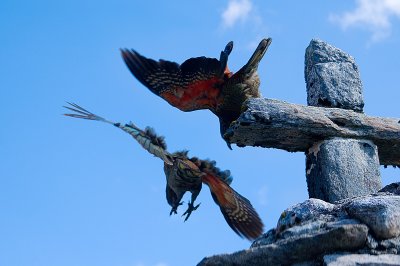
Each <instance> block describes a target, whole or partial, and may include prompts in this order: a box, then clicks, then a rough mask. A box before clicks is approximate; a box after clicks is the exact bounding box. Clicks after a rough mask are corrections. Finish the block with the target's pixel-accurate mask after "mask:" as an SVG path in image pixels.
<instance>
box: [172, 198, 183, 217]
mask: <svg viewBox="0 0 400 266" xmlns="http://www.w3.org/2000/svg"><path fill="white" fill-rule="evenodd" d="M182 204H183V201H182V202H179V203H178V205H176V206H174V207H172V209H171V211H170V212H169V215H170V216H171V215H172V214H178V213H177V212H176V211H177V210H178V207H179V206H180V205H182Z"/></svg>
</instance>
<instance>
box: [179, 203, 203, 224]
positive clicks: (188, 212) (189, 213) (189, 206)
mask: <svg viewBox="0 0 400 266" xmlns="http://www.w3.org/2000/svg"><path fill="white" fill-rule="evenodd" d="M199 206H200V203H199V204H197V205H196V206H194V205H193V202H189V203H188V208H187V210H186V211H185V213H184V214H182V216H184V215H186V218H185V222H186V221H187V219H189V217H190V215H191V214H192V211H195V210H197V208H198V207H199Z"/></svg>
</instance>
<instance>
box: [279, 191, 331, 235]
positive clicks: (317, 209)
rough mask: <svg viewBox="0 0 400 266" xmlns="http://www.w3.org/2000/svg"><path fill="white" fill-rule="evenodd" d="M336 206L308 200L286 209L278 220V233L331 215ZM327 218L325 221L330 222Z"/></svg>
mask: <svg viewBox="0 0 400 266" xmlns="http://www.w3.org/2000/svg"><path fill="white" fill-rule="evenodd" d="M334 208H335V205H333V204H330V203H328V202H325V201H323V200H320V199H313V198H311V199H308V200H306V201H304V202H302V203H299V204H296V205H294V206H292V207H290V208H288V209H286V210H285V211H284V212H283V213H282V214H281V217H280V218H279V220H278V225H277V231H278V232H281V231H283V230H285V229H287V228H290V227H292V226H294V225H296V224H300V223H304V222H305V221H308V220H311V219H314V218H315V217H318V218H319V219H320V220H321V218H322V216H325V215H328V214H331V213H332V212H333V210H334ZM328 220H329V218H328V217H326V219H325V220H324V221H328Z"/></svg>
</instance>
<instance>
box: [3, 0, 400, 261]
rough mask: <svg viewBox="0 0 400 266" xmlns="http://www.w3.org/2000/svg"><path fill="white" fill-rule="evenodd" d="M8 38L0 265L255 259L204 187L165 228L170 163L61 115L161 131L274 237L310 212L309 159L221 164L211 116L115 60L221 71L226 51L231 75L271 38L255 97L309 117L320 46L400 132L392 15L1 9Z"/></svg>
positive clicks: (285, 5) (371, 0)
mask: <svg viewBox="0 0 400 266" xmlns="http://www.w3.org/2000/svg"><path fill="white" fill-rule="evenodd" d="M0 34H1V42H0V47H1V49H0V59H1V65H0V73H1V74H0V90H1V95H2V97H1V98H0V102H1V105H2V109H3V111H2V112H0V119H1V120H0V121H1V122H2V126H1V130H0V161H1V163H0V265H8V266H17V265H30V266H35V265H38V266H39V265H40V266H45V265H49V266H50V265H60V266H61V265H68V266H78V265H85V266H87V265H96V266H101V265H113V266H172V265H194V264H196V263H197V262H199V261H200V260H201V259H202V258H203V257H204V256H207V255H211V254H215V253H225V252H233V251H236V250H240V249H244V248H247V247H248V246H249V245H250V243H249V242H248V241H247V240H244V239H241V238H239V237H238V236H237V235H235V234H234V233H233V231H232V230H231V229H230V228H229V227H228V226H227V224H226V223H225V221H224V219H223V217H222V215H221V214H220V211H219V208H218V207H217V206H216V205H215V204H214V203H213V201H212V199H211V197H210V193H209V191H208V188H207V187H206V186H205V187H204V188H203V191H202V193H201V194H200V196H199V198H198V202H201V206H200V207H199V209H198V210H196V211H195V212H194V213H193V214H192V216H191V217H190V219H189V220H188V221H187V222H185V223H184V222H183V219H182V217H180V215H177V216H171V217H170V216H169V210H170V208H169V206H168V205H167V202H166V200H165V194H164V190H165V177H164V173H163V169H162V163H161V161H160V160H158V159H157V158H153V157H152V156H151V155H149V154H148V153H147V152H145V151H144V150H143V149H141V148H140V146H139V145H138V144H137V143H135V141H133V140H132V139H131V138H130V136H128V135H127V134H125V133H123V132H122V131H119V130H117V129H116V128H113V127H111V126H109V125H106V124H102V123H98V122H91V121H83V120H82V121H79V120H75V119H71V118H67V117H63V116H61V114H62V113H63V112H64V110H63V109H62V107H61V106H62V105H64V103H65V101H73V102H76V103H78V104H80V105H82V106H84V107H86V108H87V109H89V110H90V111H93V112H94V113H97V114H99V115H102V116H104V117H106V118H109V119H111V120H115V121H120V122H128V121H130V120H132V121H133V122H134V123H135V124H136V125H137V126H139V127H145V126H147V125H150V126H153V127H154V128H155V129H156V131H157V132H158V133H160V134H162V135H165V136H166V140H167V143H168V147H169V150H170V151H176V150H179V149H189V150H190V154H191V155H194V156H198V157H200V158H210V159H214V160H216V161H217V165H218V166H219V167H221V168H222V169H230V170H231V172H232V174H233V176H234V180H233V184H232V186H233V187H234V188H235V189H236V190H238V191H239V192H240V193H241V194H242V195H244V196H245V197H247V198H248V199H249V200H250V201H251V202H252V203H253V205H254V207H255V208H256V209H257V211H258V212H259V213H260V216H261V218H262V219H263V221H264V223H265V227H266V229H269V228H271V227H273V226H275V224H276V222H277V219H278V217H279V215H280V213H281V212H282V211H283V210H284V209H285V208H286V207H288V206H290V205H293V204H295V203H298V202H301V201H303V200H305V199H306V198H307V188H306V182H305V158H304V154H302V153H288V152H285V151H280V150H274V149H262V148H251V147H247V148H238V147H236V146H234V147H233V151H230V150H228V149H227V147H226V145H225V143H224V141H223V140H222V139H221V137H220V135H219V125H218V119H217V118H216V117H215V116H213V115H212V114H211V113H210V112H208V111H196V112H191V113H184V112H180V111H179V110H177V109H175V108H173V107H171V106H169V105H168V104H167V103H166V102H164V101H163V100H162V99H160V98H158V97H156V96H154V95H153V94H152V93H150V92H149V91H148V90H147V89H145V88H144V87H143V86H142V85H141V84H140V83H139V82H138V81H137V80H135V79H134V78H133V76H131V74H130V73H129V71H128V69H127V68H126V66H125V65H124V63H123V61H122V59H121V57H120V53H119V48H134V49H136V50H137V51H139V52H141V53H142V54H144V55H146V56H148V57H151V58H155V59H158V58H163V59H168V60H173V61H176V62H182V61H184V60H185V59H187V58H189V57H193V56H201V55H205V56H208V57H218V56H219V53H220V51H221V49H223V47H224V46H225V44H226V43H227V42H228V41H230V40H233V41H234V43H235V44H234V50H233V52H232V54H231V56H230V58H229V66H230V69H231V70H233V71H235V70H237V69H238V68H239V67H241V66H242V65H243V64H244V63H245V62H246V61H247V59H248V58H249V56H250V54H251V53H252V51H253V49H254V48H255V46H256V44H257V43H258V42H259V41H260V40H261V39H262V38H264V37H272V39H273V42H272V45H271V46H270V49H269V51H268V53H267V54H266V56H265V58H264V59H263V61H262V63H261V64H260V67H259V72H260V76H261V79H262V83H261V93H262V94H263V96H264V97H267V98H276V99H280V100H285V101H289V102H293V103H299V104H306V90H305V82H304V76H303V75H304V51H305V48H306V47H307V45H308V43H309V42H310V40H311V39H312V38H316V37H317V38H321V39H323V40H325V41H327V42H329V43H331V44H332V45H334V46H336V47H339V48H341V49H343V50H345V51H346V52H348V53H350V54H351V55H352V56H354V57H355V59H356V62H357V64H358V65H359V69H360V72H361V77H362V80H363V85H364V100H365V108H364V110H365V113H367V114H369V115H375V116H386V117H399V116H400V113H399V108H398V106H399V98H400V90H399V85H398V84H399V70H400V54H399V47H400V37H399V36H400V1H399V0H385V1H379V0H359V1H316V0H313V1H301V2H300V1H261V0H257V1H256V0H254V1H251V0H227V1H211V0H208V1H197V2H194V1H163V2H161V1H150V0H149V1H108V2H106V1H74V0H71V1H63V2H61V1H40V0H39V1H17V0H13V1H9V0H5V1H1V3H0ZM382 176H383V183H384V184H387V183H391V182H394V181H396V180H397V181H398V180H399V170H398V169H382ZM187 200H188V195H187V197H185V201H187ZM184 210H185V208H182V209H181V210H180V214H182V213H183V212H184Z"/></svg>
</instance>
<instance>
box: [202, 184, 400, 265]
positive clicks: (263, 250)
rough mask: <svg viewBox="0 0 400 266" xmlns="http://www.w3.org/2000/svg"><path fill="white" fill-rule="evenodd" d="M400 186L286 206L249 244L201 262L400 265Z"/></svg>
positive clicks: (309, 200) (310, 200)
mask: <svg viewBox="0 0 400 266" xmlns="http://www.w3.org/2000/svg"><path fill="white" fill-rule="evenodd" d="M399 185H400V183H397V185H396V184H392V185H389V186H387V187H385V188H383V189H382V190H381V191H380V192H378V193H376V194H372V195H368V196H362V197H355V198H352V199H346V200H342V201H338V202H335V203H334V204H331V203H327V202H325V201H322V200H319V199H308V200H306V201H305V202H303V203H300V204H297V205H295V206H293V207H290V208H288V209H286V210H285V211H284V212H283V213H282V215H281V217H280V218H279V220H278V223H277V227H276V228H274V229H271V230H269V231H268V232H266V233H265V234H264V235H263V236H261V237H260V238H258V239H257V240H255V241H254V243H253V244H252V245H251V247H250V249H248V250H243V251H239V252H235V253H233V254H224V255H216V256H212V257H207V258H205V259H203V260H202V261H201V262H200V263H199V264H198V265H292V264H298V265H330V266H334V265H400V196H399V195H398V194H395V193H396V192H398V190H397V189H398V187H399ZM391 192H393V193H391ZM398 254H399V255H398ZM357 263H359V264H357ZM396 263H397V264H396Z"/></svg>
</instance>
